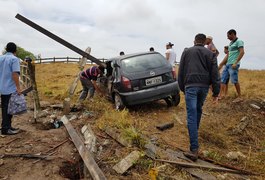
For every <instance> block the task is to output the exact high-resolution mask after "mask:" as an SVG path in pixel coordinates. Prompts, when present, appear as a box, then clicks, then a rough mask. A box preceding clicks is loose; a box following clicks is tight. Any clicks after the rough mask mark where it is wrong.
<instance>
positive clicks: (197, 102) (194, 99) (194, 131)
mask: <svg viewBox="0 0 265 180" xmlns="http://www.w3.org/2000/svg"><path fill="white" fill-rule="evenodd" d="M208 90H209V88H208V87H187V88H185V101H186V109H187V125H188V131H189V137H190V150H191V151H195V150H198V149H199V142H198V130H199V126H200V120H201V116H202V106H203V103H204V101H205V99H206V97H207V94H208Z"/></svg>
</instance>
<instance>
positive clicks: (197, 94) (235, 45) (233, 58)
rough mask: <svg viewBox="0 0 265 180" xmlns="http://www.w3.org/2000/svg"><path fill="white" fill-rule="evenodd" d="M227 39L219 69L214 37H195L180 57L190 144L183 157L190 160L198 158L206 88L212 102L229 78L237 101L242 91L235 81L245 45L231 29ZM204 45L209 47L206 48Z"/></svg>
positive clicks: (223, 89) (181, 83) (181, 86)
mask: <svg viewBox="0 0 265 180" xmlns="http://www.w3.org/2000/svg"><path fill="white" fill-rule="evenodd" d="M227 38H228V39H229V40H230V43H229V45H228V46H225V53H226V56H225V58H224V59H223V61H222V62H221V63H220V65H219V67H218V63H217V56H218V54H219V52H218V50H217V49H216V47H215V46H214V44H213V42H212V40H213V38H212V37H210V36H208V37H206V35H204V34H197V35H196V36H195V40H194V46H193V47H190V48H185V49H184V51H183V53H182V55H181V60H180V65H179V73H178V83H179V88H180V90H181V91H182V92H183V93H184V95H185V101H186V111H187V127H188V133H189V141H190V149H189V151H188V152H185V153H184V155H185V156H186V157H188V158H190V159H191V160H193V161H196V160H197V159H198V152H199V142H198V130H199V126H200V121H201V116H202V107H203V104H204V101H205V99H206V97H207V94H208V90H209V87H211V88H210V89H211V90H212V97H213V102H214V103H217V101H218V99H219V97H220V96H223V95H225V94H226V90H227V89H226V88H227V83H228V81H229V78H230V79H231V82H232V83H233V84H234V85H235V88H236V91H237V93H238V98H237V99H236V100H237V101H238V100H240V96H241V92H240V85H239V82H238V69H239V66H240V60H241V59H242V57H243V55H244V43H243V41H242V40H239V39H238V38H237V35H236V31H235V30H234V29H231V30H229V31H228V32H227ZM206 44H207V45H208V46H207V48H205V45H206ZM222 66H225V67H224V70H223V72H222V76H221V83H220V75H219V69H221V68H222ZM220 86H221V94H220ZM235 102H236V101H235Z"/></svg>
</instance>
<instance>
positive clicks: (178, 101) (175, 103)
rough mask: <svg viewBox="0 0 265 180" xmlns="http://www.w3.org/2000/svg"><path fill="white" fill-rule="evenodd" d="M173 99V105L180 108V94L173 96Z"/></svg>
mask: <svg viewBox="0 0 265 180" xmlns="http://www.w3.org/2000/svg"><path fill="white" fill-rule="evenodd" d="M171 97H172V105H173V106H178V105H179V103H180V94H176V95H173V96H171Z"/></svg>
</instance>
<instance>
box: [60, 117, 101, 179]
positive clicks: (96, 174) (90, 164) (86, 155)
mask: <svg viewBox="0 0 265 180" xmlns="http://www.w3.org/2000/svg"><path fill="white" fill-rule="evenodd" d="M61 121H62V122H63V123H64V126H65V128H66V130H67V132H68V134H69V135H70V137H71V139H72V141H73V143H74V145H75V147H76V148H77V150H78V152H79V154H80V156H81V157H82V159H83V161H84V164H85V165H86V167H87V168H88V170H89V172H90V175H91V176H92V178H93V179H95V180H104V179H106V177H105V175H104V174H103V172H102V171H101V169H100V168H99V167H98V165H97V163H96V162H95V160H94V159H93V156H92V154H91V153H90V152H89V150H88V149H87V148H86V147H85V145H84V143H83V141H82V140H81V138H80V137H79V136H78V134H77V132H76V131H75V129H74V128H73V126H72V125H71V123H70V122H69V121H68V119H67V117H66V116H63V117H62V118H61Z"/></svg>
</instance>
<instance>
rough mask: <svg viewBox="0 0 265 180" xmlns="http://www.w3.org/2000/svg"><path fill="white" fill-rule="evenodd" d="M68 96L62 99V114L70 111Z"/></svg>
mask: <svg viewBox="0 0 265 180" xmlns="http://www.w3.org/2000/svg"><path fill="white" fill-rule="evenodd" d="M70 101H71V99H70V98H65V99H64V101H63V114H64V115H67V114H69V112H70V111H71V107H70Z"/></svg>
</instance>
